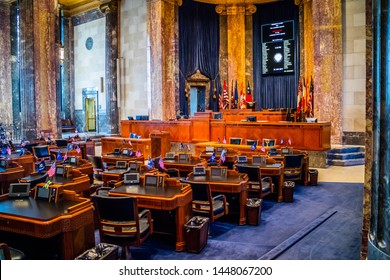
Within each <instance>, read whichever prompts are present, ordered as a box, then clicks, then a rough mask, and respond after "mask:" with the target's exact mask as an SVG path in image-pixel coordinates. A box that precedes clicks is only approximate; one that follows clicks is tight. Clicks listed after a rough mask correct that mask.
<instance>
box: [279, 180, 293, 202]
mask: <svg viewBox="0 0 390 280" xmlns="http://www.w3.org/2000/svg"><path fill="white" fill-rule="evenodd" d="M294 187H295V182H293V181H286V182H284V183H283V189H282V190H283V201H284V202H293V201H294Z"/></svg>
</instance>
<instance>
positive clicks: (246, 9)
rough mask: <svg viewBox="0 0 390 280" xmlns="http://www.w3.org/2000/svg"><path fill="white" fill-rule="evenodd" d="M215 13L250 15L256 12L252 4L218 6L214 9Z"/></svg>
mask: <svg viewBox="0 0 390 280" xmlns="http://www.w3.org/2000/svg"><path fill="white" fill-rule="evenodd" d="M215 11H216V12H217V14H220V15H241V14H245V15H251V14H254V13H255V12H256V11H257V8H256V6H255V5H253V4H248V5H224V4H220V5H217V6H216V7H215Z"/></svg>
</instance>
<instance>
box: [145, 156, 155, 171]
mask: <svg viewBox="0 0 390 280" xmlns="http://www.w3.org/2000/svg"><path fill="white" fill-rule="evenodd" d="M147 166H148V169H152V168H153V167H154V163H153V161H152V159H151V158H150V157H148V164H147Z"/></svg>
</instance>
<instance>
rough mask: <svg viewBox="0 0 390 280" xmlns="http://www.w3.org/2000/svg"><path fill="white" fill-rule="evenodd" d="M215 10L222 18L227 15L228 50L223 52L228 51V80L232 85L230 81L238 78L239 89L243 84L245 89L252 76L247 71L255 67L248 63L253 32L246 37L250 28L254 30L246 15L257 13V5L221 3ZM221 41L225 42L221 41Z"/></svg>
mask: <svg viewBox="0 0 390 280" xmlns="http://www.w3.org/2000/svg"><path fill="white" fill-rule="evenodd" d="M215 10H216V12H217V13H218V14H220V15H221V18H223V19H225V18H224V16H227V19H226V20H227V24H226V28H227V32H226V33H227V34H226V36H227V37H226V38H227V39H226V43H227V51H226V52H223V51H222V54H221V55H223V54H224V53H227V82H228V84H229V85H230V81H232V80H234V81H236V80H237V82H238V86H239V89H241V87H242V86H243V88H244V91H245V88H246V81H247V80H248V78H249V77H251V75H247V71H251V70H252V68H253V66H252V65H251V63H248V61H249V60H250V61H252V60H251V59H250V58H251V56H252V49H251V47H252V46H251V44H252V34H251V33H250V35H251V36H249V37H246V34H248V32H249V30H252V28H250V29H248V25H249V24H251V23H252V20H251V19H246V15H252V14H253V13H255V12H256V6H255V5H247V4H241V5H240V4H233V5H223V4H221V5H218V6H216V8H215ZM223 22H224V21H222V23H223ZM221 26H223V25H221ZM221 38H222V37H221ZM221 43H223V42H222V41H221ZM248 45H249V46H248ZM229 92H230V90H229Z"/></svg>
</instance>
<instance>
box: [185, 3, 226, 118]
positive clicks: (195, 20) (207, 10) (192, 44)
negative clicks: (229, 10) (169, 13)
mask: <svg viewBox="0 0 390 280" xmlns="http://www.w3.org/2000/svg"><path fill="white" fill-rule="evenodd" d="M179 65H180V66H179V67H180V79H179V81H180V111H181V112H183V113H184V114H185V115H188V114H189V112H188V102H187V98H186V96H185V80H186V79H187V78H188V77H189V76H191V75H193V74H194V73H195V72H196V70H199V71H200V72H201V73H202V74H203V75H205V76H207V77H208V78H210V80H211V84H210V93H209V94H210V99H209V109H210V110H213V111H218V96H219V94H220V92H221V84H220V78H219V74H218V73H219V15H218V14H217V13H216V12H215V5H210V4H204V3H199V2H194V1H192V0H187V1H183V5H182V6H181V7H179ZM214 88H216V90H217V91H216V98H215V99H214V98H213V96H214ZM206 94H207V93H206Z"/></svg>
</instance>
